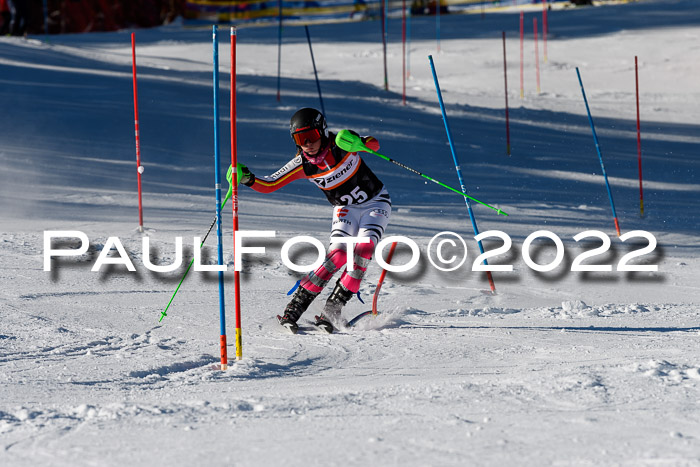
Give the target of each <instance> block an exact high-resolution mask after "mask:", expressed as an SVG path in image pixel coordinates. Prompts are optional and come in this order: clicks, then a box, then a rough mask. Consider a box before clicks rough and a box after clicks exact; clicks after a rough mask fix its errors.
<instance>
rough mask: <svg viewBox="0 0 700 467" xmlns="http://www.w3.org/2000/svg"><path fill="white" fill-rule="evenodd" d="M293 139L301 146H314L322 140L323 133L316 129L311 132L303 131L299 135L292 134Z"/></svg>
mask: <svg viewBox="0 0 700 467" xmlns="http://www.w3.org/2000/svg"><path fill="white" fill-rule="evenodd" d="M292 138H294V142H295V143H297V144H298V145H299V146H304V145H305V144H307V141H308V144H313V143H315V142H316V141H318V140H319V139H321V132H320V131H318V130H317V129H315V128H312V129H310V130H302V131H300V132H297V133H293V134H292Z"/></svg>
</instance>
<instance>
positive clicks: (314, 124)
mask: <svg viewBox="0 0 700 467" xmlns="http://www.w3.org/2000/svg"><path fill="white" fill-rule="evenodd" d="M312 129H315V130H318V132H319V133H320V134H321V143H322V144H321V147H323V146H325V145H326V143H327V142H328V125H327V124H326V117H324V116H323V114H322V113H321V112H319V111H318V110H316V109H312V108H310V107H305V108H303V109H299V110H297V112H296V113H295V114H294V115H292V118H291V120H290V121H289V135H290V136H292V135H294V133H299V132H302V131H306V130H312ZM293 139H294V136H292V140H293ZM295 144H296V142H295ZM297 146H298V145H297Z"/></svg>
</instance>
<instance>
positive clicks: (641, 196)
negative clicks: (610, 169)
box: [634, 55, 644, 217]
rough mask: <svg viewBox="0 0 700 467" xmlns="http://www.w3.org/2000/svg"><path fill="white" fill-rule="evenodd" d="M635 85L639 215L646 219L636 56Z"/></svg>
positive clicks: (635, 58)
mask: <svg viewBox="0 0 700 467" xmlns="http://www.w3.org/2000/svg"><path fill="white" fill-rule="evenodd" d="M634 85H635V89H636V94H637V161H638V162H639V215H640V216H641V217H644V192H643V191H642V133H641V129H640V125H639V69H638V66H637V56H636V55H635V56H634Z"/></svg>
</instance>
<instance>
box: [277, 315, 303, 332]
mask: <svg viewBox="0 0 700 467" xmlns="http://www.w3.org/2000/svg"><path fill="white" fill-rule="evenodd" d="M277 321H278V322H279V323H280V325H281V326H282V327H283V328H285V329H286V330H287V331H289V332H290V333H292V334H296V333H297V332H299V325H298V324H297V323H295V322H294V321H289V320H287V321H284V320H283V318H282V317H281V316H280V315H277ZM283 321H284V322H283Z"/></svg>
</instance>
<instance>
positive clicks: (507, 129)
mask: <svg viewBox="0 0 700 467" xmlns="http://www.w3.org/2000/svg"><path fill="white" fill-rule="evenodd" d="M503 81H504V82H505V89H506V154H508V155H509V156H510V121H509V118H508V67H507V65H506V32H505V31H503Z"/></svg>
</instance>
